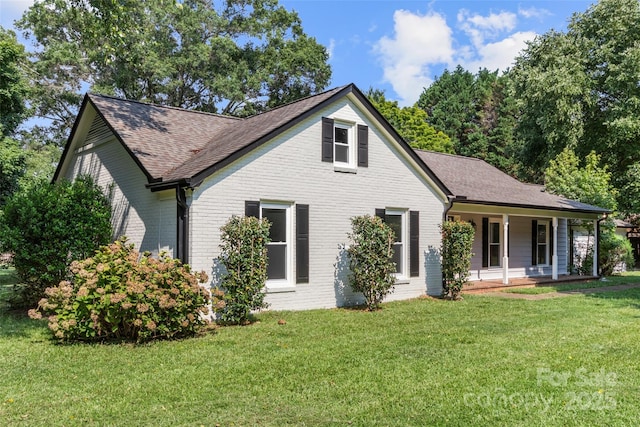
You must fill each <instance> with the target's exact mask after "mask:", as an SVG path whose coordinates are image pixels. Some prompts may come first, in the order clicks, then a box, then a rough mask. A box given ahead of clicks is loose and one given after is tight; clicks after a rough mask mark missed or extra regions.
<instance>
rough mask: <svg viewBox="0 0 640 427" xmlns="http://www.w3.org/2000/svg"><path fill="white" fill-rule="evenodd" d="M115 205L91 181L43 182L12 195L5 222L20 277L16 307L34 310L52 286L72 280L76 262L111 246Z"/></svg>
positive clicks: (6, 245) (3, 236)
mask: <svg viewBox="0 0 640 427" xmlns="http://www.w3.org/2000/svg"><path fill="white" fill-rule="evenodd" d="M111 235H112V229H111V204H110V202H109V198H108V197H107V196H105V194H104V193H103V191H102V190H101V189H100V187H99V186H97V185H96V184H94V183H93V181H92V180H91V178H89V177H79V178H78V179H77V180H76V181H75V182H73V183H70V182H68V181H63V182H60V183H56V184H49V183H39V184H37V185H35V186H34V187H33V188H30V189H29V191H25V192H21V193H18V194H15V195H14V196H12V197H11V198H10V199H9V200H8V201H7V203H6V205H5V207H4V213H3V218H2V220H1V221H0V242H2V245H3V249H4V250H5V251H7V252H11V253H12V254H13V265H14V267H15V269H16V272H17V274H18V278H19V283H20V284H19V285H17V286H16V287H15V289H14V300H13V304H14V305H19V306H23V307H28V306H30V307H33V306H34V305H36V304H37V302H38V300H39V299H40V298H42V297H43V296H44V290H45V288H47V287H50V286H55V285H57V284H58V283H59V282H60V281H61V280H63V279H65V278H66V276H67V270H68V266H69V264H70V263H71V261H72V260H74V259H84V258H86V257H88V256H90V255H91V254H93V252H94V251H95V250H96V249H98V247H99V246H100V245H106V244H108V243H109V242H110V240H111Z"/></svg>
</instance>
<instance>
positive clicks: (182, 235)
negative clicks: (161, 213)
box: [176, 186, 189, 264]
mask: <svg viewBox="0 0 640 427" xmlns="http://www.w3.org/2000/svg"><path fill="white" fill-rule="evenodd" d="M176 202H177V209H176V210H177V218H176V220H177V221H176V222H177V224H176V225H177V227H176V228H177V230H176V245H177V254H176V258H178V259H179V260H180V261H182V263H183V264H187V263H188V262H189V205H188V204H187V194H186V191H185V188H184V187H180V186H176Z"/></svg>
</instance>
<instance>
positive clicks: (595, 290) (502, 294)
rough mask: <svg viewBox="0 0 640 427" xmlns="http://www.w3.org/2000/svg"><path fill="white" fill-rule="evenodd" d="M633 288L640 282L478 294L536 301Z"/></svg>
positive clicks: (638, 285) (638, 286)
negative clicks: (545, 291)
mask: <svg viewBox="0 0 640 427" xmlns="http://www.w3.org/2000/svg"><path fill="white" fill-rule="evenodd" d="M634 288H640V283H634V284H631V285H616V286H603V287H601V288H589V289H574V290H571V291H562V292H547V293H544V294H516V293H512V292H500V291H498V292H484V293H482V294H480V295H485V296H496V297H501V298H511V299H525V300H532V301H536V300H542V299H549V298H560V297H570V296H572V295H588V294H596V293H601V292H615V291H625V290H627V289H634Z"/></svg>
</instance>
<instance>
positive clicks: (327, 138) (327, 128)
mask: <svg viewBox="0 0 640 427" xmlns="http://www.w3.org/2000/svg"><path fill="white" fill-rule="evenodd" d="M322 161H323V162H333V119H330V118H328V117H323V118H322Z"/></svg>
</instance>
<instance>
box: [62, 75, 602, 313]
mask: <svg viewBox="0 0 640 427" xmlns="http://www.w3.org/2000/svg"><path fill="white" fill-rule="evenodd" d="M427 154H428V153H427ZM454 157H455V156H454ZM460 159H464V158H460ZM428 160H429V159H428V158H426V157H425V153H420V152H416V151H414V150H412V149H411V148H410V147H409V146H408V145H407V143H406V142H405V141H403V140H402V138H401V137H400V136H399V135H398V134H397V132H396V131H395V130H394V129H393V128H392V127H391V126H390V125H389V123H388V122H387V121H386V120H385V119H384V118H383V117H382V116H381V115H380V114H379V113H378V111H376V109H375V108H374V107H373V106H372V105H371V103H370V102H369V101H368V99H367V98H366V97H365V96H364V95H363V94H362V92H360V90H358V88H356V87H355V86H354V85H347V86H343V87H339V88H336V89H333V90H330V91H327V92H324V93H322V94H319V95H315V96H311V97H307V98H304V99H302V100H299V101H297V102H294V103H291V104H288V105H285V106H282V107H279V108H276V109H273V110H271V111H269V112H266V113H263V114H259V115H256V116H253V117H249V118H246V119H237V118H230V117H225V116H219V115H215V114H206V113H200V112H194V111H189V110H183V109H178V108H170V107H161V106H155V105H149V104H144V103H140V102H133V101H126V100H121V99H116V98H111V97H105V96H99V95H87V96H86V97H85V99H84V101H83V104H82V107H81V109H80V113H79V115H78V118H77V120H76V123H75V126H74V128H73V130H72V133H71V135H70V137H69V141H68V143H67V145H66V147H65V150H64V153H63V155H62V159H61V161H60V163H59V165H58V169H57V171H56V175H55V178H54V180H58V179H63V178H68V179H73V178H74V177H76V176H78V175H79V174H90V175H91V176H93V177H94V179H96V180H97V182H98V183H99V184H100V185H101V186H102V187H103V188H111V190H112V195H113V196H112V197H113V199H112V200H113V201H112V204H113V223H114V229H115V236H114V237H117V236H119V235H126V236H127V237H129V239H130V240H131V241H132V242H133V243H135V244H136V247H138V248H140V249H141V250H148V251H151V252H153V253H159V252H160V251H167V252H169V253H170V254H171V255H173V256H174V257H177V258H180V259H182V260H183V261H184V262H187V263H189V264H191V266H192V267H193V268H194V269H195V270H205V271H206V272H208V273H210V276H211V277H212V284H215V282H216V276H217V273H218V268H217V267H218V265H217V261H216V258H217V257H218V256H219V253H220V251H219V244H220V227H221V226H222V225H223V224H224V223H225V222H226V221H227V220H228V219H229V218H230V217H231V216H232V215H244V214H248V215H255V216H263V217H268V218H269V219H270V220H271V222H272V223H273V226H272V236H271V237H272V241H273V242H272V244H270V246H269V280H268V282H267V292H268V296H267V302H269V303H270V304H271V308H273V309H307V308H320V307H335V306H342V305H346V304H352V303H354V302H358V301H361V298H360V296H358V295H353V294H352V293H351V292H350V290H349V286H348V284H347V260H346V258H345V252H344V246H343V245H344V244H346V243H348V239H347V233H348V232H349V231H350V230H351V223H350V219H351V218H352V217H353V216H357V215H363V214H370V215H374V214H376V215H379V216H384V217H385V220H386V221H388V222H389V223H390V224H392V225H393V226H394V227H395V229H396V230H397V231H399V232H398V233H397V234H398V236H399V238H398V241H397V243H396V245H395V248H396V252H395V261H396V262H397V266H398V272H397V284H396V286H395V292H394V293H393V294H392V295H390V296H389V297H388V299H406V298H411V297H416V296H419V295H423V294H425V293H428V294H431V295H439V294H440V293H441V289H442V287H441V286H442V276H441V271H440V260H439V256H438V248H439V246H440V231H439V228H438V225H439V224H440V223H441V222H442V221H443V219H444V218H445V213H446V212H449V213H451V212H453V211H452V210H451V207H452V205H451V204H450V203H451V201H454V200H456V194H457V195H458V196H460V194H459V193H454V192H452V191H451V190H450V189H449V188H448V187H449V186H450V185H453V187H452V188H455V189H456V190H458V191H462V190H459V189H460V188H461V187H456V186H455V179H454V180H453V181H452V180H451V176H448V175H447V174H446V173H445V174H443V175H444V176H445V177H446V178H447V179H448V180H449V181H450V182H451V184H447V183H445V182H444V180H442V178H441V177H440V176H438V175H436V174H435V173H434V170H435V168H436V167H437V166H438V165H440V163H438V164H437V165H434V167H430V166H429V165H428V164H429V163H428ZM448 167H453V168H455V169H457V173H460V174H468V177H469V179H470V180H471V181H473V179H474V178H473V174H474V170H465V169H464V167H461V168H457V167H456V166H455V165H449V166H448ZM498 172H499V171H498ZM499 173H500V174H501V172H499ZM502 175H504V174H502ZM504 176H506V175H504ZM516 182H517V181H516ZM523 185H524V184H523ZM554 197H555V196H554ZM458 199H460V197H458ZM554 200H555V199H554ZM516 202H517V201H516ZM547 202H549V201H547ZM543 204H544V203H543ZM458 205H460V204H458ZM516 206H517V203H516ZM585 206H587V205H585ZM460 209H462V210H460V212H461V213H462V212H463V211H464V209H463V208H460ZM504 209H506V210H509V209H511V208H510V207H509V206H508V203H507V206H506V207H502V208H500V209H497V210H496V209H493V210H491V212H493V213H494V214H501V213H502V212H503V210H504ZM513 209H516V211H517V209H520V208H518V207H515V208H513ZM545 209H546V208H545ZM553 209H554V207H550V208H549V209H546V210H544V212H547V213H548V212H550V211H553ZM590 209H591V210H590ZM494 211H495V212H494ZM579 211H580V215H582V216H584V217H588V218H590V219H594V220H595V219H596V218H597V217H598V215H599V214H600V213H601V212H603V211H602V210H601V209H599V208H595V207H588V208H587V207H584V206H580V209H579ZM583 211H584V212H583ZM482 212H486V211H482ZM478 222H482V218H479V219H478ZM530 238H531V236H530V237H529V240H530ZM556 241H558V239H557V240H556ZM523 250H524V249H523ZM526 250H527V251H531V246H528V247H527V249H526ZM545 250H546V249H545ZM523 256H524V255H523ZM530 256H531V254H529V257H530ZM527 272H528V271H527V270H526V269H525V270H523V271H519V273H522V274H524V275H526V274H527ZM529 272H531V273H535V274H543V273H547V271H546V270H544V269H537V270H536V271H533V270H530V271H529ZM490 273H491V272H489V273H487V274H490ZM487 277H488V276H487Z"/></svg>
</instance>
